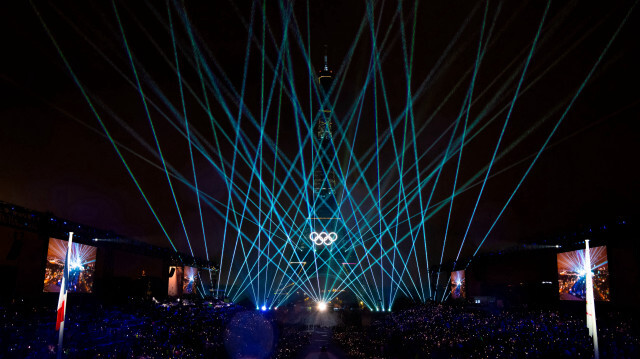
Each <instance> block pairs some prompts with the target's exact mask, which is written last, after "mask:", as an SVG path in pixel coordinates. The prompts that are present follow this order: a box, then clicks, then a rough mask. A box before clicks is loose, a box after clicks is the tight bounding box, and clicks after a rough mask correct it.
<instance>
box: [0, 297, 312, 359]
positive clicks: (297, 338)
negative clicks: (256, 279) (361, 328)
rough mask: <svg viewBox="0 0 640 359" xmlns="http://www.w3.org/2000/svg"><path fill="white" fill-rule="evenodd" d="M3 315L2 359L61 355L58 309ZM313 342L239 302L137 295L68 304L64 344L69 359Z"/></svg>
mask: <svg viewBox="0 0 640 359" xmlns="http://www.w3.org/2000/svg"><path fill="white" fill-rule="evenodd" d="M0 318H1V323H0V358H54V357H55V356H56V352H57V342H58V333H57V331H56V330H55V320H56V314H55V308H52V307H51V306H48V307H34V306H23V305H17V304H12V305H9V306H4V307H0ZM267 332H270V333H271V334H270V335H265V333H267ZM265 338H266V339H265ZM308 343H309V333H307V332H304V331H300V330H297V328H294V327H283V326H281V325H278V323H277V321H276V320H274V319H273V318H270V317H269V316H268V315H265V314H264V313H261V312H259V311H256V310H248V309H245V308H244V307H241V306H238V305H234V304H228V303H224V302H221V301H202V300H182V301H167V302H164V303H162V302H158V301H155V300H154V301H149V300H132V301H130V302H129V303H127V304H126V305H118V306H115V305H108V306H105V305H89V304H82V305H69V306H68V307H67V317H66V321H65V335H64V343H63V344H64V354H65V355H64V357H65V358H239V357H245V356H247V355H250V356H251V357H255V358H278V359H289V358H295V357H296V355H297V353H298V352H299V351H300V350H302V349H303V348H304V347H306V345H308Z"/></svg>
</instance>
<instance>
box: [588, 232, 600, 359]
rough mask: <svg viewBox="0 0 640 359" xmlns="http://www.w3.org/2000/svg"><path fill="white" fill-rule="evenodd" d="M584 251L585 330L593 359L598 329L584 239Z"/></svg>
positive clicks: (597, 356) (595, 356) (589, 263)
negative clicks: (590, 342) (590, 341)
mask: <svg viewBox="0 0 640 359" xmlns="http://www.w3.org/2000/svg"><path fill="white" fill-rule="evenodd" d="M584 243H585V250H584V270H585V272H586V278H585V280H586V284H587V328H589V335H590V336H591V338H593V355H594V358H595V359H598V358H600V351H599V350H598V327H597V326H596V306H595V303H594V297H593V274H592V273H591V254H589V240H588V239H586V240H585V241H584Z"/></svg>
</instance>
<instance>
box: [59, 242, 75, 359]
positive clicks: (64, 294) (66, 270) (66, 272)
mask: <svg viewBox="0 0 640 359" xmlns="http://www.w3.org/2000/svg"><path fill="white" fill-rule="evenodd" d="M72 244H73V232H69V244H68V246H67V255H66V256H65V259H64V270H63V271H64V273H63V274H62V287H64V288H60V298H59V299H58V301H60V299H62V303H63V304H62V305H63V307H64V308H63V309H62V312H63V313H64V314H63V316H62V322H61V323H60V330H59V331H58V359H60V358H62V338H63V337H64V321H65V319H66V317H67V288H68V287H69V283H67V279H68V278H69V263H67V262H68V261H69V259H70V257H71V247H72Z"/></svg>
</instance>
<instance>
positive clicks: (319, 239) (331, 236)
mask: <svg viewBox="0 0 640 359" xmlns="http://www.w3.org/2000/svg"><path fill="white" fill-rule="evenodd" d="M309 239H311V241H312V242H313V243H315V244H316V245H317V246H321V245H323V244H324V245H325V246H329V245H331V243H333V242H335V241H336V239H338V234H337V233H336V232H329V233H327V232H320V233H318V232H311V234H310V235H309Z"/></svg>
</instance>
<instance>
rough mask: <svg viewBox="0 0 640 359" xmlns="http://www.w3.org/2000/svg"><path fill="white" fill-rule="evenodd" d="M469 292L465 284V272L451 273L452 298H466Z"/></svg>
mask: <svg viewBox="0 0 640 359" xmlns="http://www.w3.org/2000/svg"><path fill="white" fill-rule="evenodd" d="M466 297H467V290H466V284H465V282H464V270H459V271H455V272H451V298H453V299H458V298H466Z"/></svg>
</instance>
